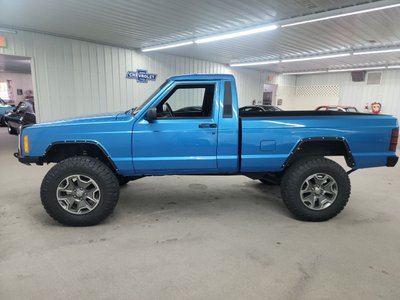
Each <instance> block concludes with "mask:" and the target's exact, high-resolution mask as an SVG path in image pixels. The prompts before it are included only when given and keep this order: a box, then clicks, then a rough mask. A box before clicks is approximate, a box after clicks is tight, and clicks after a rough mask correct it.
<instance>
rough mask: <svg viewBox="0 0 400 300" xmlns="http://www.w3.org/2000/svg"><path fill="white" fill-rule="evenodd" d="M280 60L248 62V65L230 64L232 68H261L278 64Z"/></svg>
mask: <svg viewBox="0 0 400 300" xmlns="http://www.w3.org/2000/svg"><path fill="white" fill-rule="evenodd" d="M279 62H280V60H267V61H258V62H247V63H234V64H230V66H231V67H245V66H261V65H271V64H278V63H279Z"/></svg>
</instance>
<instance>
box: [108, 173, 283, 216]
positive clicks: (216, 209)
mask: <svg viewBox="0 0 400 300" xmlns="http://www.w3.org/2000/svg"><path fill="white" fill-rule="evenodd" d="M239 210H240V211H246V210H247V211H248V212H254V211H260V210H261V211H264V212H265V216H266V217H268V216H269V215H271V214H273V215H281V216H286V217H288V218H291V216H290V214H289V212H288V211H287V210H286V207H285V206H284V204H283V202H282V200H281V198H280V189H279V186H266V185H264V184H262V183H259V182H258V181H248V182H240V183H237V184H228V185H226V186H218V185H216V184H211V185H210V184H209V185H206V184H199V183H188V182H182V184H181V185H178V186H172V185H167V184H165V183H161V184H160V185H158V186H155V185H154V184H153V183H152V182H151V181H146V180H140V181H134V182H130V183H129V184H128V185H127V186H124V187H122V188H121V190H120V199H119V202H118V205H117V207H116V210H115V212H114V215H115V214H118V215H121V216H123V215H129V216H131V217H132V216H145V215H158V214H170V215H171V217H172V215H175V216H178V215H182V214H183V215H185V216H191V215H193V216H210V217H212V216H218V215H221V214H227V213H229V212H235V211H239Z"/></svg>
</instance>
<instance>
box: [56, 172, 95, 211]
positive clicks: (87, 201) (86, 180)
mask: <svg viewBox="0 0 400 300" xmlns="http://www.w3.org/2000/svg"><path fill="white" fill-rule="evenodd" d="M57 201H58V204H60V206H61V207H62V208H63V209H65V210H66V211H67V212H69V213H72V214H76V215H84V214H87V213H89V212H91V211H92V210H93V209H95V208H96V206H97V205H98V204H99V202H100V188H99V186H98V185H97V183H96V181H94V180H93V179H92V178H91V177H89V176H87V175H81V174H75V175H70V176H68V177H65V178H64V179H63V180H61V182H60V184H59V185H58V187H57Z"/></svg>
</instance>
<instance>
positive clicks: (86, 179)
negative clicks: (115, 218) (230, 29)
mask: <svg viewBox="0 0 400 300" xmlns="http://www.w3.org/2000/svg"><path fill="white" fill-rule="evenodd" d="M40 195H41V199H42V204H43V206H44V208H45V209H46V211H47V213H48V214H49V215H50V216H51V217H52V218H53V219H55V220H56V221H58V222H60V223H62V224H64V225H69V226H89V225H95V224H97V223H99V222H101V221H102V220H104V219H105V218H106V217H107V216H109V215H110V214H111V213H112V211H113V210H114V207H115V206H116V204H117V202H118V197H119V184H118V180H117V178H116V177H115V175H114V173H113V172H112V171H111V170H110V169H109V168H108V167H107V166H106V165H105V164H103V163H102V162H101V161H99V160H97V159H95V158H92V157H84V156H76V157H72V158H67V159H65V160H63V161H61V162H60V163H58V164H57V165H55V166H54V167H53V168H51V169H50V171H49V172H48V173H47V174H46V176H45V178H44V179H43V182H42V186H41V191H40Z"/></svg>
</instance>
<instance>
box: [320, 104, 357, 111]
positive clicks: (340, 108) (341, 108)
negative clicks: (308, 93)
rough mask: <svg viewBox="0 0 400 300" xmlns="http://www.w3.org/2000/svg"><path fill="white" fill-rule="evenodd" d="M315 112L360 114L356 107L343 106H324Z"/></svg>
mask: <svg viewBox="0 0 400 300" xmlns="http://www.w3.org/2000/svg"><path fill="white" fill-rule="evenodd" d="M315 110H322V111H324V110H328V111H343V112H358V109H357V108H355V107H354V106H342V105H322V106H318V107H317V108H316V109H315Z"/></svg>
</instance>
